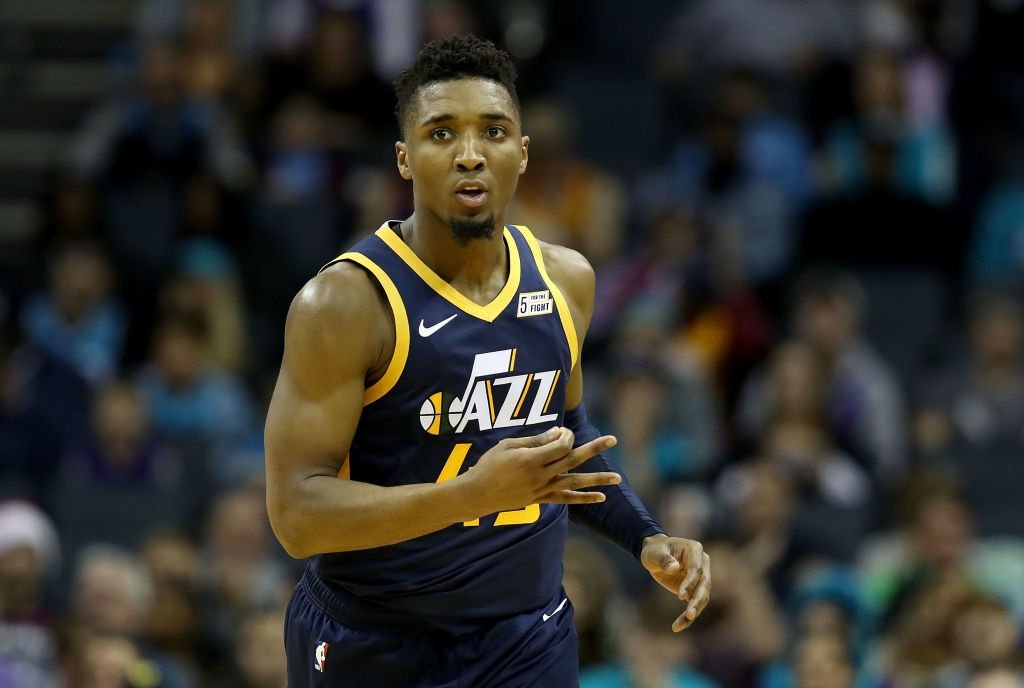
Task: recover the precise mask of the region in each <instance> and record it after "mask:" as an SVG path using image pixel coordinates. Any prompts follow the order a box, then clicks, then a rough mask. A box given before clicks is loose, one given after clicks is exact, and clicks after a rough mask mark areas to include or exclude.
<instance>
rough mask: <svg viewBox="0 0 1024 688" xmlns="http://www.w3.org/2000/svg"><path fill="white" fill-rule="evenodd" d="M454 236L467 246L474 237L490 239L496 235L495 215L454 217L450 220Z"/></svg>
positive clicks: (449, 224) (450, 227)
mask: <svg viewBox="0 0 1024 688" xmlns="http://www.w3.org/2000/svg"><path fill="white" fill-rule="evenodd" d="M448 227H449V229H451V231H452V238H454V239H455V241H456V242H458V243H459V244H462V245H463V246H465V245H466V244H468V243H469V242H470V241H472V240H473V239H490V238H491V237H492V236H494V216H493V215H488V216H487V217H482V218H475V217H453V218H452V219H451V220H449V221H448Z"/></svg>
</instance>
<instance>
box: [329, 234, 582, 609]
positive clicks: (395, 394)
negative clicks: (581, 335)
mask: <svg viewBox="0 0 1024 688" xmlns="http://www.w3.org/2000/svg"><path fill="white" fill-rule="evenodd" d="M395 224H397V223H395ZM504 239H505V245H506V249H507V251H508V265H509V276H508V281H507V283H506V284H505V286H504V288H503V289H502V290H501V291H500V292H499V293H498V295H497V296H496V297H495V298H494V300H493V301H492V302H491V303H489V304H487V305H479V304H477V303H475V302H473V301H471V300H470V299H468V298H466V297H465V296H463V295H462V294H461V293H459V292H458V291H457V290H456V289H454V288H453V287H452V286H451V285H450V284H448V283H447V282H445V281H444V280H442V279H441V278H440V277H438V276H437V275H436V274H435V273H434V272H433V271H432V270H431V269H430V268H428V267H427V266H426V264H424V263H423V262H422V261H421V260H420V259H419V257H417V256H416V254H415V253H414V252H413V251H412V249H410V248H409V247H408V246H407V245H406V244H405V243H404V241H403V240H402V239H401V237H399V236H398V234H396V232H395V230H394V229H393V228H392V226H391V225H389V224H385V225H383V226H382V227H381V228H380V229H379V230H378V231H377V232H376V234H374V235H371V236H370V237H367V238H366V239H364V240H363V241H361V242H360V243H359V244H357V245H356V246H355V247H354V248H353V249H352V250H351V251H349V252H348V253H344V254H342V255H341V256H339V257H338V258H337V259H335V260H334V261H332V262H331V263H329V264H328V265H333V264H334V263H336V262H338V261H351V262H353V263H356V264H357V265H360V266H362V267H363V268H364V269H365V270H367V271H368V272H369V273H370V274H371V275H372V276H373V277H374V278H375V279H376V280H377V281H378V282H379V283H380V285H381V287H382V288H383V291H384V294H385V295H386V296H387V299H388V301H389V303H390V306H391V310H392V313H393V315H394V317H395V333H396V336H395V352H394V355H393V357H392V360H391V362H390V364H389V366H388V367H387V370H386V371H385V373H384V375H383V377H382V378H381V379H380V380H379V381H377V382H376V383H374V384H372V385H371V386H369V387H368V388H367V390H366V392H365V396H364V406H363V409H362V416H361V417H360V419H359V423H358V427H357V429H356V433H355V437H354V439H353V441H352V446H351V449H350V451H349V456H348V460H347V462H346V464H345V466H344V467H343V469H342V472H343V474H344V473H347V474H348V477H350V478H351V479H352V480H358V481H362V482H368V483H373V484H375V485H382V486H393V485H405V484H413V483H434V482H441V481H444V480H449V479H451V478H454V477H455V476H456V475H458V474H460V473H462V472H464V471H466V470H468V469H469V468H470V466H472V465H473V464H475V463H476V461H477V460H478V459H479V458H480V456H481V455H482V454H483V453H484V452H485V451H487V450H488V449H490V448H491V447H493V446H494V445H495V444H496V443H497V442H498V441H499V440H501V439H503V438H506V437H522V436H527V435H535V434H539V433H541V432H543V431H544V430H547V429H548V428H551V427H554V426H558V425H561V424H562V421H563V416H564V411H565V389H566V383H567V380H568V377H569V372H570V370H571V369H572V367H573V365H574V364H575V362H576V356H577V348H578V347H577V338H576V332H575V329H574V326H573V323H572V318H571V316H570V313H569V310H568V306H567V304H566V302H565V299H564V297H563V295H562V294H561V293H560V292H559V290H558V288H557V287H556V286H555V284H554V283H553V282H552V281H551V279H550V278H549V276H548V275H547V273H546V271H545V269H544V263H543V259H542V257H541V251H540V247H539V245H538V244H537V242H536V240H535V239H534V238H533V236H532V235H531V233H530V232H529V230H528V229H526V228H525V227H521V226H506V227H505V229H504ZM339 345H342V346H343V343H339ZM566 529H567V509H566V507H565V505H561V504H541V505H537V504H533V505H529V506H527V507H525V508H523V509H519V510H515V511H505V512H500V513H495V514H490V515H487V516H482V517H481V518H479V519H478V520H476V521H472V522H467V523H460V524H456V525H453V526H450V527H448V528H445V529H443V530H441V531H437V532H434V533H431V534H428V535H424V536H422V537H418V538H414V539H412V540H408V541H406V542H401V543H398V544H395V545H389V546H386V547H379V548H374V549H368V550H359V551H354V552H343V553H332V554H323V555H319V556H318V557H317V558H316V561H315V562H314V567H315V569H314V570H315V571H316V573H317V574H318V575H319V576H320V577H321V578H322V579H323V580H324V581H325V582H326V583H327V584H328V585H330V586H332V587H336V588H338V589H339V590H341V591H343V592H346V593H348V594H349V595H352V596H355V597H357V598H359V599H361V600H363V601H365V602H367V603H369V604H372V605H375V606H383V607H390V608H395V609H400V610H401V611H402V612H403V613H412V614H415V615H417V616H419V617H422V618H423V619H424V620H426V621H428V622H430V623H435V624H438V625H440V626H444V625H445V623H446V621H450V622H453V623H456V624H459V625H462V624H464V623H466V622H473V621H475V620H484V619H493V618H496V617H502V616H508V615H511V614H519V613H523V612H525V611H529V610H533V609H538V608H540V607H541V606H543V605H545V604H547V603H548V602H549V601H550V600H551V598H552V596H553V595H555V594H556V593H557V592H558V590H559V586H560V585H561V580H562V552H563V549H564V546H565V537H566Z"/></svg>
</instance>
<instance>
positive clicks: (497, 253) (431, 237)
mask: <svg viewBox="0 0 1024 688" xmlns="http://www.w3.org/2000/svg"><path fill="white" fill-rule="evenodd" d="M502 227H503V226H502V225H501V224H500V223H499V221H498V220H495V228H494V232H493V233H492V234H491V236H490V237H487V238H484V237H481V238H476V239H471V240H469V241H468V242H466V243H462V242H460V241H458V240H456V239H455V237H453V236H452V231H451V229H450V228H449V227H448V226H447V225H446V224H442V223H439V222H424V221H422V220H421V219H420V218H419V217H418V216H417V214H416V213H413V214H412V215H411V216H410V217H409V218H408V219H406V220H405V221H403V222H402V223H401V225H400V226H399V234H400V235H401V237H402V240H403V241H404V242H405V243H406V244H407V245H408V246H409V248H411V249H412V250H413V252H414V253H415V254H416V255H417V256H418V257H419V259H420V260H422V261H423V263H424V264H425V265H426V266H427V267H428V268H430V269H431V270H433V271H434V273H435V274H437V275H438V277H440V278H441V279H443V280H444V281H445V282H448V283H449V284H450V285H452V286H453V287H454V288H455V289H457V290H458V291H459V292H461V293H462V294H463V295H465V296H466V297H467V298H469V299H471V300H473V301H476V302H478V303H489V302H490V301H491V300H492V299H493V298H494V297H495V296H497V294H498V292H499V291H501V289H502V287H503V286H504V285H505V282H506V280H507V279H508V272H509V264H508V253H507V250H506V248H505V240H504V231H503V228H502Z"/></svg>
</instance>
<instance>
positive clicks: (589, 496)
mask: <svg viewBox="0 0 1024 688" xmlns="http://www.w3.org/2000/svg"><path fill="white" fill-rule="evenodd" d="M604 500H605V496H604V493H603V492H578V491H576V490H557V491H555V492H549V493H548V494H546V495H544V496H543V497H541V498H540V499H538V500H537V502H538V503H540V502H547V503H551V504H597V503H598V502H603V501H604Z"/></svg>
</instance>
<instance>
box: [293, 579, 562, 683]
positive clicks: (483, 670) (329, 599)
mask: <svg viewBox="0 0 1024 688" xmlns="http://www.w3.org/2000/svg"><path fill="white" fill-rule="evenodd" d="M285 650H286V652H287V655H288V688H314V687H316V688H321V687H324V688H356V687H357V688H537V687H538V686H543V687H544V688H575V687H577V686H578V685H579V679H578V674H579V651H578V645H577V640H576V630H575V628H574V627H573V609H572V603H571V602H569V601H568V599H567V598H566V595H565V591H564V590H559V593H558V594H557V595H556V596H555V597H553V598H551V600H550V602H549V603H548V604H547V605H545V606H544V607H543V608H541V609H536V610H532V611H530V612H527V613H524V614H519V615H516V616H511V617H507V618H504V619H500V620H497V621H495V622H492V623H489V624H487V625H484V626H479V627H476V628H475V629H474V630H472V632H465V633H463V632H459V633H453V632H451V631H447V630H439V629H438V628H436V627H432V626H428V625H425V624H424V623H423V622H422V621H420V620H415V619H412V618H411V617H406V618H401V617H400V616H399V615H396V613H395V612H394V611H392V610H381V609H374V610H371V609H368V608H367V607H366V606H365V605H360V604H358V603H357V602H356V601H355V600H354V599H353V598H349V597H346V596H343V595H342V594H341V593H339V591H337V590H335V589H333V588H329V587H328V586H327V585H326V584H325V583H324V582H323V580H321V579H320V578H319V577H318V576H317V575H316V574H315V573H313V572H312V571H311V570H310V569H309V568H307V569H306V573H305V575H304V576H303V578H302V580H301V581H299V584H298V585H297V586H296V587H295V592H294V593H293V595H292V599H291V602H289V604H288V612H287V615H286V617H285Z"/></svg>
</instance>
